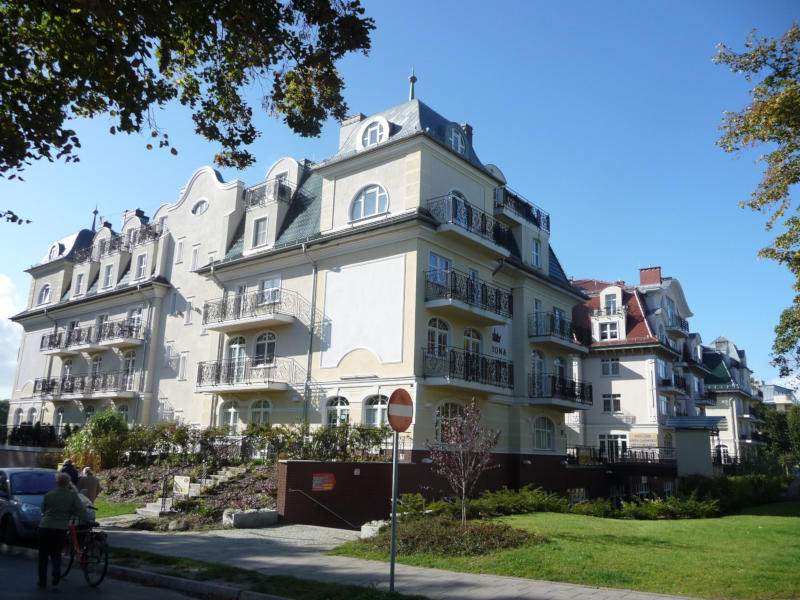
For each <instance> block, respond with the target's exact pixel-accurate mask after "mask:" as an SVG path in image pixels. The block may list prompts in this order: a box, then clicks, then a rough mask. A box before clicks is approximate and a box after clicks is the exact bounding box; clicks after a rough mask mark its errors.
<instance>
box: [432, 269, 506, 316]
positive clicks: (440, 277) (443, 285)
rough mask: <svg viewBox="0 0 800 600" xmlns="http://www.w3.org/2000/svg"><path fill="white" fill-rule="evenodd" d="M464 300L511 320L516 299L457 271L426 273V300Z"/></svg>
mask: <svg viewBox="0 0 800 600" xmlns="http://www.w3.org/2000/svg"><path fill="white" fill-rule="evenodd" d="M442 298H445V299H449V300H461V301H462V302H464V303H466V304H469V305H471V306H475V307H477V308H482V309H484V310H488V311H491V312H493V313H495V314H498V315H501V316H504V317H512V316H513V315H514V298H513V296H512V294H511V292H510V291H509V290H507V289H504V288H500V287H496V286H493V285H491V284H488V283H486V282H485V281H483V280H482V279H475V278H473V277H470V276H469V275H467V274H466V273H462V272H460V271H456V270H455V269H440V270H436V271H425V300H426V301H428V300H439V299H442Z"/></svg>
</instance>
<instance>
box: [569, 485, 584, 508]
mask: <svg viewBox="0 0 800 600" xmlns="http://www.w3.org/2000/svg"><path fill="white" fill-rule="evenodd" d="M567 494H568V495H569V503H570V504H576V503H577V502H583V501H584V500H586V488H567Z"/></svg>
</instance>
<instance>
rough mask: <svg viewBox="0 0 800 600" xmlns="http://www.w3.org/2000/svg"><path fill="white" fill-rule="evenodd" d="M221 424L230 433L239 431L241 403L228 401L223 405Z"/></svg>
mask: <svg viewBox="0 0 800 600" xmlns="http://www.w3.org/2000/svg"><path fill="white" fill-rule="evenodd" d="M221 417H222V418H221V419H220V424H221V425H222V428H223V429H224V430H225V432H226V433H227V434H228V435H236V434H237V433H238V432H239V403H238V402H226V403H225V404H223V405H222V414H221Z"/></svg>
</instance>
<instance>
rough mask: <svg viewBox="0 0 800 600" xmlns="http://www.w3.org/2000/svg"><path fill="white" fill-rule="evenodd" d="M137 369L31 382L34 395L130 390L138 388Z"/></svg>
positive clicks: (138, 376)
mask: <svg viewBox="0 0 800 600" xmlns="http://www.w3.org/2000/svg"><path fill="white" fill-rule="evenodd" d="M139 378H140V374H139V371H106V372H104V373H92V374H84V375H64V376H62V377H42V378H39V379H36V380H35V381H34V382H33V395H34V396H59V395H62V394H96V393H108V392H126V391H127V392H132V391H136V390H137V389H138V382H139Z"/></svg>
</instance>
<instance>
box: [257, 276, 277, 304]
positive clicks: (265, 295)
mask: <svg viewBox="0 0 800 600" xmlns="http://www.w3.org/2000/svg"><path fill="white" fill-rule="evenodd" d="M280 301H281V278H280V277H273V278H271V279H264V280H263V281H261V283H259V284H258V303H259V304H276V303H278V302H280Z"/></svg>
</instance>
